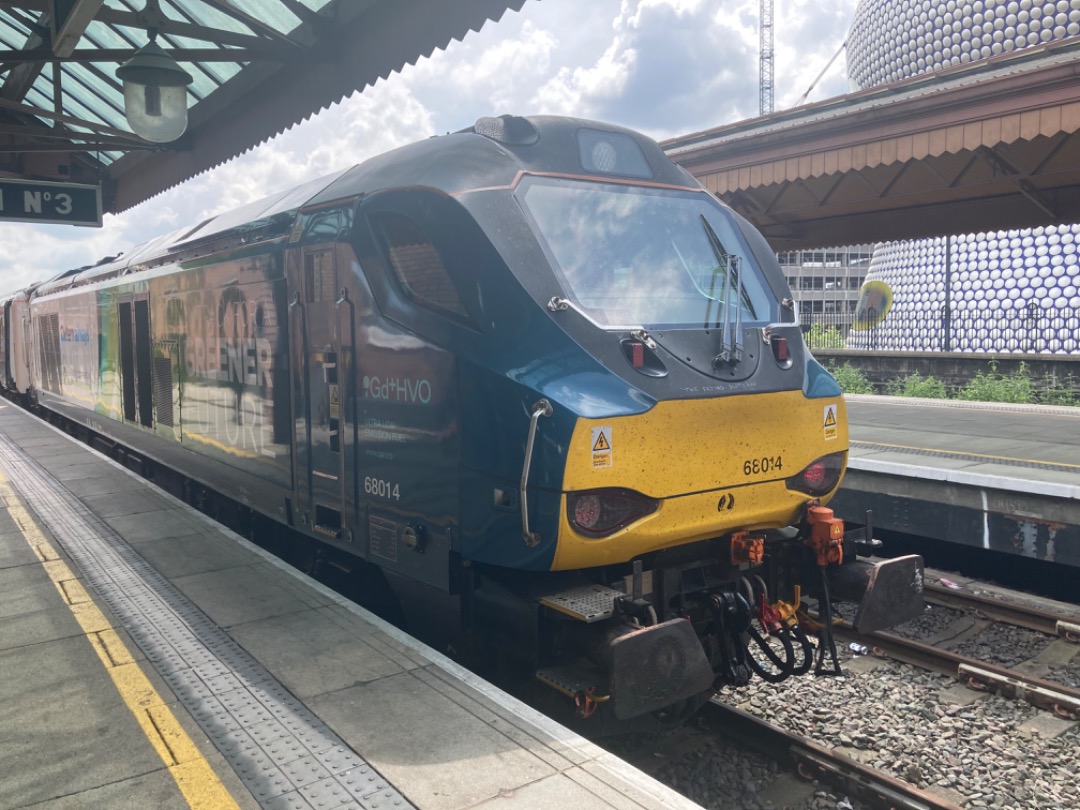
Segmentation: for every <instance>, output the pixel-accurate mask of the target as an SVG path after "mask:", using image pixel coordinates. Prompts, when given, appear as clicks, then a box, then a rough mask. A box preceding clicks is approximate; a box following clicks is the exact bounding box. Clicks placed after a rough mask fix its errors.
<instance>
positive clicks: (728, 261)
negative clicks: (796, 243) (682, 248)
mask: <svg viewBox="0 0 1080 810" xmlns="http://www.w3.org/2000/svg"><path fill="white" fill-rule="evenodd" d="M700 216H701V224H702V226H703V227H704V228H705V235H706V236H707V237H708V239H709V247H711V248H712V252H713V255H714V256H715V257H716V261H717V270H719V269H721V268H722V269H723V271H724V296H723V307H724V321H723V326H722V327H721V329H720V353H719V354H717V355H716V357H714V358H713V366H722V365H736V364H737V363H739V362H740V361H741V360H742V352H743V347H742V300H743V283H742V272H741V269H742V268H741V267H740V262H739V257H738V256H735V255H732V254H731V253H728V252H727V251H726V250H725V249H724V243H723V242H721V241H720V237H719V236H717V235H716V231H714V230H713V229H712V225H710V224H709V220H707V219H705V215H704V214H701V215H700ZM732 275H734V276H735V279H734V285H733V283H732V278H731V277H732ZM715 277H716V274H715V272H714V273H713V278H714V279H715ZM732 286H734V288H735V289H734V292H735V323H734V324H732V323H731V297H732V296H731V292H732ZM711 292H712V291H711V290H710V293H711ZM711 311H712V298H711V297H710V298H709V306H708V309H706V311H705V328H706V329H708V328H709V320H708V318H709V313H710V312H711ZM717 314H719V312H718V313H717ZM729 331H730V336H731V342H730V344H729V343H728V333H729Z"/></svg>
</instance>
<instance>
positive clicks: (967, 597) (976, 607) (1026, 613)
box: [923, 583, 1080, 643]
mask: <svg viewBox="0 0 1080 810" xmlns="http://www.w3.org/2000/svg"><path fill="white" fill-rule="evenodd" d="M923 593H924V596H925V599H926V601H927V602H931V603H933V604H937V605H943V606H944V607H951V608H957V609H959V610H973V611H975V612H976V613H979V614H981V615H982V616H984V617H986V618H988V619H992V620H994V621H996V622H1003V623H1005V624H1012V625H1016V626H1017V627H1025V628H1027V629H1028V630H1037V631H1039V632H1040V633H1046V634H1048V635H1051V636H1061V637H1062V638H1064V639H1066V640H1068V641H1072V642H1075V643H1080V616H1075V615H1073V616H1070V615H1066V614H1061V613H1054V612H1052V611H1049V610H1043V609H1041V608H1035V607H1030V606H1027V605H1022V604H1019V603H1017V602H1008V601H1005V600H1003V599H999V598H996V597H993V596H983V595H979V594H974V593H970V592H969V591H964V590H953V589H951V588H946V587H945V586H943V585H934V584H931V583H926V585H925V586H924V592H923Z"/></svg>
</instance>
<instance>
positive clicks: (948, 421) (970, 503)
mask: <svg viewBox="0 0 1080 810" xmlns="http://www.w3.org/2000/svg"><path fill="white" fill-rule="evenodd" d="M845 400H846V401H847V410H848V421H849V423H850V428H851V452H850V454H849V463H848V472H847V475H846V476H845V478H844V481H843V484H842V485H841V489H840V492H839V493H838V494H837V496H836V498H834V500H833V501H832V502H831V504H830V505H831V506H832V507H833V508H834V509H835V510H836V511H837V513H838V514H840V515H841V516H842V517H844V518H845V519H847V520H852V521H859V520H860V519H861V516H862V514H863V513H864V512H865V511H866V510H867V509H871V510H873V512H874V524H875V525H876V526H878V527H881V528H886V529H893V530H895V531H900V532H906V533H909V534H915V535H919V536H923V537H935V538H938V539H941V540H948V541H950V542H955V543H961V544H965V545H972V546H976V547H980V548H986V549H993V550H997V551H1005V552H1009V553H1017V554H1021V555H1023V556H1029V557H1035V558H1039V559H1045V560H1050V561H1053V562H1061V563H1067V564H1071V565H1080V408H1065V407H1046V406H1038V405H1013V404H1005V403H985V402H958V401H955V400H932V399H912V398H904V397H880V396H846V397H845Z"/></svg>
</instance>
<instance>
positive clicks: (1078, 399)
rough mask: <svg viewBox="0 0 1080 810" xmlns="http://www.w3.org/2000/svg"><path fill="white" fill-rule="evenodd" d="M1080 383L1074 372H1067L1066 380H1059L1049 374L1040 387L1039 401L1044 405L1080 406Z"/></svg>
mask: <svg viewBox="0 0 1080 810" xmlns="http://www.w3.org/2000/svg"><path fill="white" fill-rule="evenodd" d="M1077 392H1080V383H1078V382H1077V379H1076V377H1074V376H1073V375H1072V374H1066V375H1065V379H1064V380H1057V379H1055V378H1054V377H1051V376H1050V375H1049V374H1047V375H1046V376H1045V377H1043V382H1042V386H1041V387H1040V388H1039V402H1041V403H1042V404H1043V405H1068V406H1071V407H1074V408H1076V407H1080V393H1077Z"/></svg>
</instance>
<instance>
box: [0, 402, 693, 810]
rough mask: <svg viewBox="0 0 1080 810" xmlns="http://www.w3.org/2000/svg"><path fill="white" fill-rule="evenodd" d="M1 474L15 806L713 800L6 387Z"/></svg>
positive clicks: (2, 782) (6, 681)
mask: <svg viewBox="0 0 1080 810" xmlns="http://www.w3.org/2000/svg"><path fill="white" fill-rule="evenodd" d="M0 475H2V479H0V495H2V496H3V500H4V503H5V507H4V508H3V509H0V619H2V621H0V729H3V731H4V733H3V734H2V735H0V774H3V775H4V776H3V779H0V808H15V807H31V806H33V807H42V808H45V807H48V808H58V809H59V808H78V807H88V806H93V807H110V808H111V807H132V808H137V807H139V808H141V807H148V806H154V807H155V808H158V809H159V810H168V809H169V808H173V807H176V808H182V807H199V808H202V807H228V806H240V807H244V808H255V807H266V808H308V807H317V808H327V810H330V809H331V808H338V807H341V808H344V807H367V808H395V807H400V808H405V807H418V808H425V809H426V808H431V810H453V809H454V808H485V809H486V810H490V809H491V808H503V807H506V808H509V807H523V808H526V807H527V808H547V807H551V808H559V810H565V808H598V809H602V808H611V807H617V808H655V809H656V810H660V808H692V807H697V805H695V804H693V803H692V802H689V801H688V800H686V799H685V798H683V797H682V796H680V795H679V794H677V793H675V792H673V791H671V790H669V789H668V788H666V787H664V786H663V785H661V784H659V783H658V782H656V781H655V780H653V779H651V778H650V777H648V776H646V775H644V774H642V773H641V772H640V771H637V770H636V769H634V768H632V767H630V766H629V765H627V764H626V763H624V762H622V761H621V760H619V759H618V758H616V757H614V756H612V755H611V754H608V753H607V752H605V751H603V750H602V749H600V748H599V747H597V746H595V745H593V744H592V743H590V742H588V741H586V740H584V739H583V738H581V737H579V736H577V735H576V734H574V733H572V732H570V731H568V730H566V729H564V728H562V727H561V726H559V725H558V724H556V723H554V722H553V721H551V720H549V719H548V718H546V717H544V716H543V715H540V714H539V713H537V712H535V711H533V710H532V709H530V708H529V707H527V706H525V705H524V704H522V703H520V702H519V701H517V700H515V699H514V698H512V697H510V696H508V695H506V694H504V693H502V692H501V691H499V690H497V689H495V688H494V687H492V686H491V685H490V684H488V683H487V682H485V681H483V680H482V679H480V678H478V677H476V676H475V675H472V674H471V673H469V672H467V671H465V670H464V669H462V668H461V667H459V666H457V665H456V664H454V663H453V662H452V661H450V660H449V659H447V658H445V657H444V656H442V655H441V654H439V653H437V652H435V651H433V650H431V649H430V648H427V647H425V646H424V645H422V644H420V643H419V642H417V641H416V640H414V639H412V638H411V637H409V636H407V635H405V634H404V633H402V632H401V631H399V630H397V629H396V628H394V627H392V626H390V625H388V624H386V623H385V622H383V621H382V620H380V619H378V618H377V617H374V616H372V615H371V614H370V613H368V612H367V611H365V610H363V609H361V608H359V607H357V606H356V605H354V604H352V603H351V602H348V601H347V600H345V599H344V598H342V597H340V596H339V595H337V594H335V593H334V592H332V591H330V590H329V589H327V588H325V587H323V586H322V585H320V584H318V583H316V582H314V581H312V580H311V579H309V578H308V577H305V576H303V575H301V574H299V573H298V572H296V571H294V570H293V569H291V568H289V567H287V566H286V565H284V564H283V563H281V562H280V561H279V560H277V559H275V558H273V557H271V556H270V555H268V554H267V553H265V552H264V551H262V550H261V549H258V548H256V547H255V546H253V545H252V544H250V543H248V542H246V541H245V540H243V539H241V538H239V537H237V536H236V535H235V534H233V533H231V532H229V531H228V530H226V529H223V528H221V527H220V526H218V525H217V524H215V523H213V522H212V521H210V520H209V519H208V518H206V517H205V516H203V515H201V514H200V513H198V512H196V511H194V510H192V509H190V508H188V507H187V506H185V505H184V504H182V503H180V502H179V501H177V500H176V499H174V498H172V497H170V496H168V495H167V494H164V493H161V492H159V491H157V490H156V489H154V488H153V487H152V486H151V485H149V484H148V483H147V482H146V481H144V480H142V479H141V478H138V477H137V476H135V475H133V474H131V473H129V472H128V471H127V470H125V469H123V468H122V467H120V466H119V465H116V464H114V463H113V462H111V461H109V460H108V459H105V458H104V457H103V456H101V455H100V454H97V453H95V452H93V451H91V450H89V449H88V448H86V447H84V446H82V445H80V444H77V443H75V442H73V441H72V440H71V439H69V438H68V437H66V436H64V435H63V434H61V433H59V432H58V431H55V430H54V429H52V428H50V427H48V426H47V425H45V424H43V423H41V422H39V421H37V420H36V419H34V418H32V417H31V416H29V415H28V414H26V413H24V412H22V411H20V410H19V409H17V408H16V407H14V406H12V405H9V404H6V403H0ZM84 586H85V587H84Z"/></svg>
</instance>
